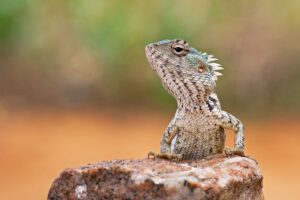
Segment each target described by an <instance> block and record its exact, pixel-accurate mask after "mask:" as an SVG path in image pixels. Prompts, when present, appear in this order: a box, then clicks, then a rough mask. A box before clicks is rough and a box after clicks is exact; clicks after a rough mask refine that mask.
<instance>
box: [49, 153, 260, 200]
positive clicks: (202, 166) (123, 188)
mask: <svg viewBox="0 0 300 200" xmlns="http://www.w3.org/2000/svg"><path fill="white" fill-rule="evenodd" d="M262 180H263V176H262V173H261V171H260V169H259V167H258V165H257V163H256V161H254V160H252V159H250V158H246V157H239V156H236V157H230V158H227V157H224V156H221V157H219V158H211V159H203V160H199V161H187V162H179V163H175V162H170V161H166V160H161V159H156V160H148V159H140V160H112V161H106V162H100V163H97V164H89V165H86V166H82V167H79V168H71V169H66V170H64V171H63V172H62V173H61V174H60V176H59V177H58V178H56V179H55V180H54V181H53V183H52V186H51V188H50V191H49V193H48V200H65V199H66V200H67V199H68V200H96V199H97V200H98V199H128V200H129V199H237V200H244V199H251V200H262V199H264V197H263V192H262Z"/></svg>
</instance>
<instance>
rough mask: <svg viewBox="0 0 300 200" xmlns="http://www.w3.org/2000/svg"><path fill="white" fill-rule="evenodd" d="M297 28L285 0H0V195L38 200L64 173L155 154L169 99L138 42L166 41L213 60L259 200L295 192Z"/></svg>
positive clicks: (298, 13) (298, 9)
mask: <svg viewBox="0 0 300 200" xmlns="http://www.w3.org/2000/svg"><path fill="white" fill-rule="evenodd" d="M299 35H300V1H296V0H290V1H274V0H265V1H258V0H254V1H246V0H241V1H238V2H237V1H226V2H224V1H221V0H201V1H196V0H186V1H178V0H165V1H161V0H152V1H139V0H131V1H124V2H123V1H115V0H112V1H104V0H85V1H78V0H74V1H60V0H51V1H45V2H41V1H38V0H14V1H11V0H1V2H0V44H1V45H0V149H1V154H0V162H1V165H0V177H1V179H0V196H1V199H12V200H14V199H25V200H27V199H28V200H38V199H45V198H46V197H47V192H48V190H49V188H50V186H51V182H52V180H53V179H54V178H56V177H57V176H58V175H59V173H60V172H61V171H62V170H63V169H65V168H68V167H77V166H80V165H85V164H87V163H95V162H100V161H102V160H111V159H131V158H132V159H137V158H145V157H146V155H147V153H148V152H149V151H150V150H152V151H155V152H158V151H159V143H160V139H161V136H162V134H163V131H164V129H165V127H166V125H167V124H168V122H169V120H170V119H171V118H172V116H173V114H174V112H175V109H176V102H175V101H174V100H173V99H172V97H170V96H169V95H168V94H167V92H166V91H165V90H164V89H163V87H162V86H161V84H160V81H159V79H158V78H157V77H156V75H155V73H154V72H153V71H152V70H151V69H150V67H149V66H148V63H147V61H146V58H145V55H144V47H145V45H146V44H148V43H150V42H155V41H158V40H162V39H173V38H184V39H186V40H187V41H188V42H189V43H190V44H191V46H193V47H196V48H197V49H199V50H201V51H207V52H208V53H210V54H211V53H213V54H214V55H215V56H216V57H217V58H219V59H220V63H221V64H222V66H223V67H224V68H225V70H224V72H223V75H224V76H223V77H221V78H220V79H219V80H218V82H217V93H218V95H219V98H220V100H221V103H222V107H223V108H224V110H226V111H229V112H230V113H232V114H234V115H235V116H237V117H238V118H239V119H241V121H242V122H243V123H244V124H245V127H246V130H245V131H246V153H247V154H248V155H250V156H251V157H253V158H255V159H257V161H258V163H259V166H260V167H261V169H262V172H263V175H264V193H265V196H266V199H272V200H273V199H275V200H281V199H292V200H293V199H295V200H296V199H299V195H298V193H299V192H298V191H297V190H298V188H299V185H300V172H299V169H300V161H299V154H300V143H299V141H300V124H299V122H300V92H299V91H300V79H299V77H300V67H299V66H300V62H299V59H298V57H299V55H300V45H299V44H298V43H299V42H298V41H299V40H298V37H299ZM227 143H228V145H231V146H232V145H233V133H232V132H230V131H228V132H227Z"/></svg>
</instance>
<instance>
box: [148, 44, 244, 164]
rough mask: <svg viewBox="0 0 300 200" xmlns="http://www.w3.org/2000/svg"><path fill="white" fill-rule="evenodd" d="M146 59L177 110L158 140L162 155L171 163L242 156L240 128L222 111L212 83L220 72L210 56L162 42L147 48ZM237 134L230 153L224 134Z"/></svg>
mask: <svg viewBox="0 0 300 200" xmlns="http://www.w3.org/2000/svg"><path fill="white" fill-rule="evenodd" d="M145 51H146V56H147V59H148V61H149V63H150V66H151V67H152V69H153V70H154V71H155V72H156V74H157V75H158V76H159V78H160V79H161V82H162V84H163V86H164V87H165V88H166V90H167V91H168V92H169V93H170V94H171V95H172V96H173V97H174V98H175V99H176V100H177V104H178V108H177V111H176V114H175V116H174V118H173V119H172V120H171V122H170V123H169V125H168V127H167V129H166V131H165V133H164V135H163V138H162V140H161V146H160V152H161V153H160V154H155V153H153V152H150V153H149V154H148V156H154V157H159V158H164V159H169V160H176V161H180V160H196V159H202V158H204V157H207V156H210V155H215V154H218V153H222V152H223V151H224V150H225V153H226V154H228V155H233V154H238V155H242V156H243V155H244V132H243V124H242V123H241V122H240V121H239V120H238V119H237V118H236V117H234V116H233V115H231V114H229V113H228V112H225V111H223V110H221V106H220V103H219V100H218V97H217V95H216V93H215V84H216V83H215V82H216V80H217V77H218V76H220V75H222V74H221V73H219V72H217V70H221V69H223V68H222V67H220V65H219V64H217V63H213V62H212V61H215V60H217V59H216V58H214V57H213V56H212V55H207V54H206V53H202V52H199V51H197V50H196V49H194V48H191V47H189V45H188V43H187V42H186V41H184V40H163V41H160V42H157V43H153V44H149V45H147V46H146V49H145ZM225 128H228V129H232V130H234V131H235V145H234V148H233V149H230V148H224V146H225V131H224V129H225Z"/></svg>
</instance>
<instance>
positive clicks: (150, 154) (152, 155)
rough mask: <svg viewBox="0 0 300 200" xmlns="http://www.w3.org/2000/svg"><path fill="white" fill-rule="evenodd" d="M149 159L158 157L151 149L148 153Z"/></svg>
mask: <svg viewBox="0 0 300 200" xmlns="http://www.w3.org/2000/svg"><path fill="white" fill-rule="evenodd" d="M147 157H148V159H151V157H152V158H153V160H155V157H156V155H155V153H154V152H152V151H150V152H149V153H148V156H147Z"/></svg>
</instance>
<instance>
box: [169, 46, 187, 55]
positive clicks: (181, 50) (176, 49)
mask: <svg viewBox="0 0 300 200" xmlns="http://www.w3.org/2000/svg"><path fill="white" fill-rule="evenodd" d="M188 51H189V49H188V48H186V47H185V46H183V45H181V44H176V45H173V46H172V52H173V53H174V54H175V55H177V56H185V55H186V54H187V53H188Z"/></svg>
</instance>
